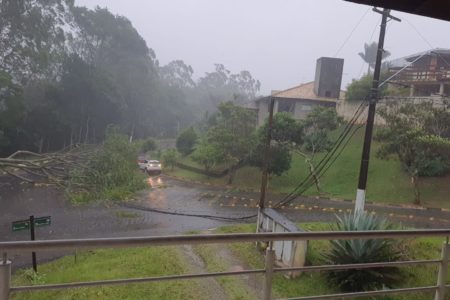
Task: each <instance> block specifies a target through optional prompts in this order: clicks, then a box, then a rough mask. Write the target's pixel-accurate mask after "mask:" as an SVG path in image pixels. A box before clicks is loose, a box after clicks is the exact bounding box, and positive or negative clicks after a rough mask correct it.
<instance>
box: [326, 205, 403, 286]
mask: <svg viewBox="0 0 450 300" xmlns="http://www.w3.org/2000/svg"><path fill="white" fill-rule="evenodd" d="M332 229H333V230H337V231H368V230H391V229H394V225H393V224H392V223H390V222H389V221H388V220H386V219H384V218H380V217H376V216H374V215H370V214H365V213H361V214H355V215H353V214H349V215H345V216H344V217H343V218H339V217H338V222H337V223H336V225H335V226H333V228H332ZM399 258H400V251H398V250H397V247H396V242H395V241H394V240H391V239H365V240H363V239H358V240H335V241H331V249H330V251H329V252H328V253H326V254H325V259H326V260H327V262H328V263H330V264H358V263H374V262H388V261H394V260H398V259H399ZM327 275H328V278H329V279H330V281H331V282H333V283H334V284H336V285H337V286H338V287H339V288H340V289H341V290H343V291H346V292H350V291H351V292H354V291H368V290H377V289H385V288H392V287H393V286H394V285H395V284H396V283H398V282H399V280H400V278H401V277H400V270H399V269H398V268H396V267H380V268H371V269H352V270H343V271H331V272H329V273H328V274H327Z"/></svg>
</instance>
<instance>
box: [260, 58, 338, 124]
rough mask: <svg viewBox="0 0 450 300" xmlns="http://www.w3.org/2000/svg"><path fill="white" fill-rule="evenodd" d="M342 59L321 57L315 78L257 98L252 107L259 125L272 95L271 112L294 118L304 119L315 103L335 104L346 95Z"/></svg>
mask: <svg viewBox="0 0 450 300" xmlns="http://www.w3.org/2000/svg"><path fill="white" fill-rule="evenodd" d="M343 67H344V60H343V59H340V58H331V57H321V58H319V59H318V60H317V64H316V75H315V80H314V81H311V82H307V83H303V84H300V85H298V86H294V87H291V88H288V89H286V90H282V91H272V93H271V95H270V96H267V97H262V98H259V99H256V100H255V101H254V102H253V103H252V108H254V109H255V110H257V112H258V125H259V126H260V125H262V124H263V123H264V120H265V119H266V118H267V116H268V115H269V102H270V99H271V98H274V100H275V105H274V113H277V112H287V113H291V114H292V115H293V117H294V118H296V119H305V118H306V116H307V115H308V113H310V112H311V110H313V109H314V107H316V106H324V107H333V108H336V104H337V103H338V101H340V100H343V99H344V98H345V92H344V91H342V90H341V81H342V71H343Z"/></svg>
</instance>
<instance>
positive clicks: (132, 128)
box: [129, 124, 134, 144]
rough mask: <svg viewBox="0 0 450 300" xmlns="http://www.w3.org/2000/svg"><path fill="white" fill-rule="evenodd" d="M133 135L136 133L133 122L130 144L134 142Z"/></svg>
mask: <svg viewBox="0 0 450 300" xmlns="http://www.w3.org/2000/svg"><path fill="white" fill-rule="evenodd" d="M133 135H134V124H133V127H131V132H130V140H129V142H130V144H131V143H132V142H133Z"/></svg>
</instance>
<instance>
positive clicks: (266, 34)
mask: <svg viewBox="0 0 450 300" xmlns="http://www.w3.org/2000/svg"><path fill="white" fill-rule="evenodd" d="M76 4H77V5H80V6H81V5H82V6H87V7H89V8H94V7H95V6H97V5H99V6H101V7H107V8H108V9H109V10H110V11H111V12H113V13H114V14H119V15H123V16H126V17H127V18H128V19H129V20H130V21H131V22H132V23H133V25H134V27H135V28H136V29H137V30H138V32H139V33H140V34H141V36H142V37H143V38H144V39H145V40H146V42H147V45H148V46H149V48H152V49H153V50H154V51H155V52H156V56H157V58H158V59H159V61H160V64H166V63H168V62H170V61H172V60H175V59H182V60H183V61H184V62H185V63H187V64H190V65H191V66H192V67H193V68H194V72H195V73H194V76H195V77H196V78H198V77H201V76H203V74H204V73H205V72H209V71H212V70H213V68H214V64H215V63H222V64H224V65H225V66H226V67H227V68H228V69H229V70H231V71H232V72H238V71H240V70H248V71H250V72H251V74H252V75H253V77H255V78H257V79H259V80H260V81H261V84H262V87H261V92H260V93H261V94H267V93H270V91H271V90H281V89H286V88H289V87H292V86H295V85H297V84H299V83H304V82H308V81H312V80H313V79H314V72H315V64H316V59H317V58H319V57H321V56H331V57H333V56H335V54H336V52H337V50H338V49H339V48H340V47H341V45H342V44H343V43H344V41H345V40H346V39H347V37H348V36H349V35H350V32H351V31H352V30H353V28H354V27H355V25H356V24H357V23H358V21H359V20H360V19H361V17H362V16H363V15H364V13H365V12H366V11H367V10H368V9H370V7H368V6H364V5H357V4H353V3H348V2H345V1H342V0H282V1H280V0H76ZM392 14H393V15H395V16H396V17H399V18H401V19H402V22H401V23H399V22H395V21H391V22H389V23H388V28H387V35H386V41H385V49H386V50H388V51H390V52H391V56H390V57H389V59H394V58H399V57H402V56H406V55H409V54H413V53H415V52H419V51H425V50H428V49H430V48H431V47H433V48H450V38H449V32H450V22H445V21H440V20H436V19H431V18H426V17H421V16H416V15H411V14H405V13H400V12H396V11H393V12H392ZM380 20H381V16H380V15H379V14H376V13H374V12H372V11H369V12H368V13H367V14H366V15H365V17H364V18H363V19H362V22H361V23H360V25H359V26H358V27H357V29H356V30H355V31H354V33H353V35H352V36H351V38H350V39H349V40H348V42H347V43H346V44H345V46H344V47H343V48H342V50H341V51H340V52H339V53H338V54H337V57H340V58H344V59H345V63H344V76H343V84H342V88H343V89H345V87H346V85H347V84H348V83H349V82H350V81H351V79H352V78H359V77H360V76H361V75H362V74H363V73H364V72H366V71H367V65H366V64H364V62H363V61H362V59H361V58H360V57H359V56H358V52H360V51H363V49H364V42H369V41H378V33H379V23H380ZM411 24H412V25H411ZM413 26H414V27H415V28H416V29H417V30H418V31H419V32H420V34H421V35H422V36H423V37H424V38H425V39H426V40H427V41H428V43H429V44H430V45H429V44H428V43H427V42H426V41H424V39H422V38H421V37H420V35H419V34H418V33H417V32H416V31H415V30H414V29H413ZM389 59H388V60H389Z"/></svg>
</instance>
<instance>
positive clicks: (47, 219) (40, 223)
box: [34, 216, 52, 227]
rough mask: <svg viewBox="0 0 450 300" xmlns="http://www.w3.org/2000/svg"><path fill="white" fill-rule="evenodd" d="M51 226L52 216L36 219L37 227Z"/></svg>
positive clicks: (35, 224)
mask: <svg viewBox="0 0 450 300" xmlns="http://www.w3.org/2000/svg"><path fill="white" fill-rule="evenodd" d="M50 224H52V218H51V217H50V216H47V217H40V218H36V219H34V226H36V227H41V226H47V225H50Z"/></svg>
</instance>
